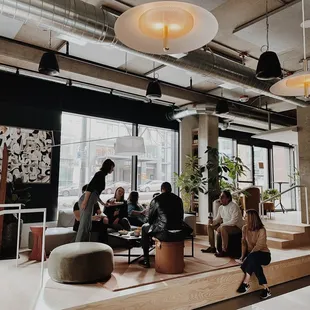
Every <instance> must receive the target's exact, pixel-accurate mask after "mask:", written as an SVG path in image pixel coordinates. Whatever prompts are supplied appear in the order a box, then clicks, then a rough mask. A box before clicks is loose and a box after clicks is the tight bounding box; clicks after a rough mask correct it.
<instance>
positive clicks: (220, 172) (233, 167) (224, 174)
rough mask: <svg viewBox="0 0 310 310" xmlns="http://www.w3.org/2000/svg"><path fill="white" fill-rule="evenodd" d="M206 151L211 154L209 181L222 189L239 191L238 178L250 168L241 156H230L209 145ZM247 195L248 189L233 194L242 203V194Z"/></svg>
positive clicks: (208, 163)
mask: <svg viewBox="0 0 310 310" xmlns="http://www.w3.org/2000/svg"><path fill="white" fill-rule="evenodd" d="M206 153H208V154H209V158H210V159H209V160H208V162H207V169H208V172H209V175H210V176H209V177H208V180H207V182H208V183H209V184H211V185H212V187H213V188H214V189H215V190H216V187H218V189H219V190H220V191H222V190H229V191H231V192H232V193H233V192H236V191H239V190H240V188H239V186H238V178H240V177H241V176H243V175H245V174H246V170H249V168H248V167H247V166H246V165H245V164H244V163H243V162H242V160H241V158H240V157H237V156H228V155H226V154H224V153H220V152H219V151H218V149H217V148H212V147H208V148H207V150H206ZM242 194H244V195H246V191H242V192H240V193H238V194H235V195H233V198H234V199H235V200H236V201H237V202H238V203H239V204H240V196H241V195H242Z"/></svg>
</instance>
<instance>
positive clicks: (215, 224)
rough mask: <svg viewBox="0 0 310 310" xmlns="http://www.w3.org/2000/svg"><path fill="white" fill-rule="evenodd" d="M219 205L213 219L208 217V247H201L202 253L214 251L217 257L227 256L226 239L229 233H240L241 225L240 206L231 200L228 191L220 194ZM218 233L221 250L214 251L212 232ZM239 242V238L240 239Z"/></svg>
mask: <svg viewBox="0 0 310 310" xmlns="http://www.w3.org/2000/svg"><path fill="white" fill-rule="evenodd" d="M220 202H221V206H220V207H219V210H218V213H217V215H216V217H215V218H214V219H209V224H208V235H209V243H210V247H209V248H208V249H202V250H201V251H202V252H204V253H215V256H217V257H225V256H228V253H227V249H228V240H229V235H233V234H240V233H241V229H242V226H243V219H242V214H241V211H240V208H239V207H238V205H237V204H236V203H235V202H233V201H232V196H231V193H230V192H229V191H226V190H225V191H223V192H222V193H221V196H220ZM215 231H216V232H217V233H218V234H220V236H221V239H222V250H221V251H220V252H218V253H217V252H216V248H215V236H214V232H215ZM240 242H241V239H240Z"/></svg>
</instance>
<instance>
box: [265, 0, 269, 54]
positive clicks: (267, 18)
mask: <svg viewBox="0 0 310 310" xmlns="http://www.w3.org/2000/svg"><path fill="white" fill-rule="evenodd" d="M266 30H267V33H266V41H267V51H269V17H268V0H266Z"/></svg>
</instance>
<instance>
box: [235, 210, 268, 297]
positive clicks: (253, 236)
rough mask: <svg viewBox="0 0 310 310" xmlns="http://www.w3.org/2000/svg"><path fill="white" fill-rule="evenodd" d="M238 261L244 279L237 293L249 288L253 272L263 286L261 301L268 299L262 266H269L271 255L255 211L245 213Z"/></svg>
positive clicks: (264, 230) (265, 235)
mask: <svg viewBox="0 0 310 310" xmlns="http://www.w3.org/2000/svg"><path fill="white" fill-rule="evenodd" d="M240 261H241V263H242V264H241V269H242V271H243V272H244V279H243V282H242V283H241V284H240V286H239V288H238V290H237V292H238V293H245V292H247V290H248V289H249V287H250V285H249V281H250V277H251V275H252V273H253V272H254V273H255V275H256V277H257V279H258V282H259V284H260V285H262V286H263V290H262V293H261V295H260V297H261V298H262V299H266V298H268V297H270V296H271V293H270V289H269V287H268V285H267V280H266V277H265V275H264V271H263V268H262V266H266V265H269V263H270V261H271V255H270V251H269V249H268V247H267V234H266V229H265V227H264V225H263V223H262V221H261V219H260V217H259V215H258V213H257V211H256V210H248V211H247V212H246V225H244V226H243V227H242V256H241V258H240Z"/></svg>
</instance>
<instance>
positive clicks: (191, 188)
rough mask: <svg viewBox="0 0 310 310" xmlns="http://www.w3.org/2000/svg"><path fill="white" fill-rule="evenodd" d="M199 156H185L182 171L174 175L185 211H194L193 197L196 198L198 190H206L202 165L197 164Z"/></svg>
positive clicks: (203, 191)
mask: <svg viewBox="0 0 310 310" xmlns="http://www.w3.org/2000/svg"><path fill="white" fill-rule="evenodd" d="M199 159H200V158H199V157H197V156H190V155H187V156H186V162H185V168H184V171H183V172H182V173H181V174H180V175H178V174H177V173H174V175H175V184H176V186H177V187H178V188H179V189H180V191H181V194H182V198H183V202H184V210H185V212H187V213H189V212H193V211H195V199H196V198H198V194H199V192H201V193H205V192H206V188H205V186H206V184H207V178H205V177H204V176H203V172H204V170H205V166H204V165H199V163H198V162H199Z"/></svg>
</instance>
